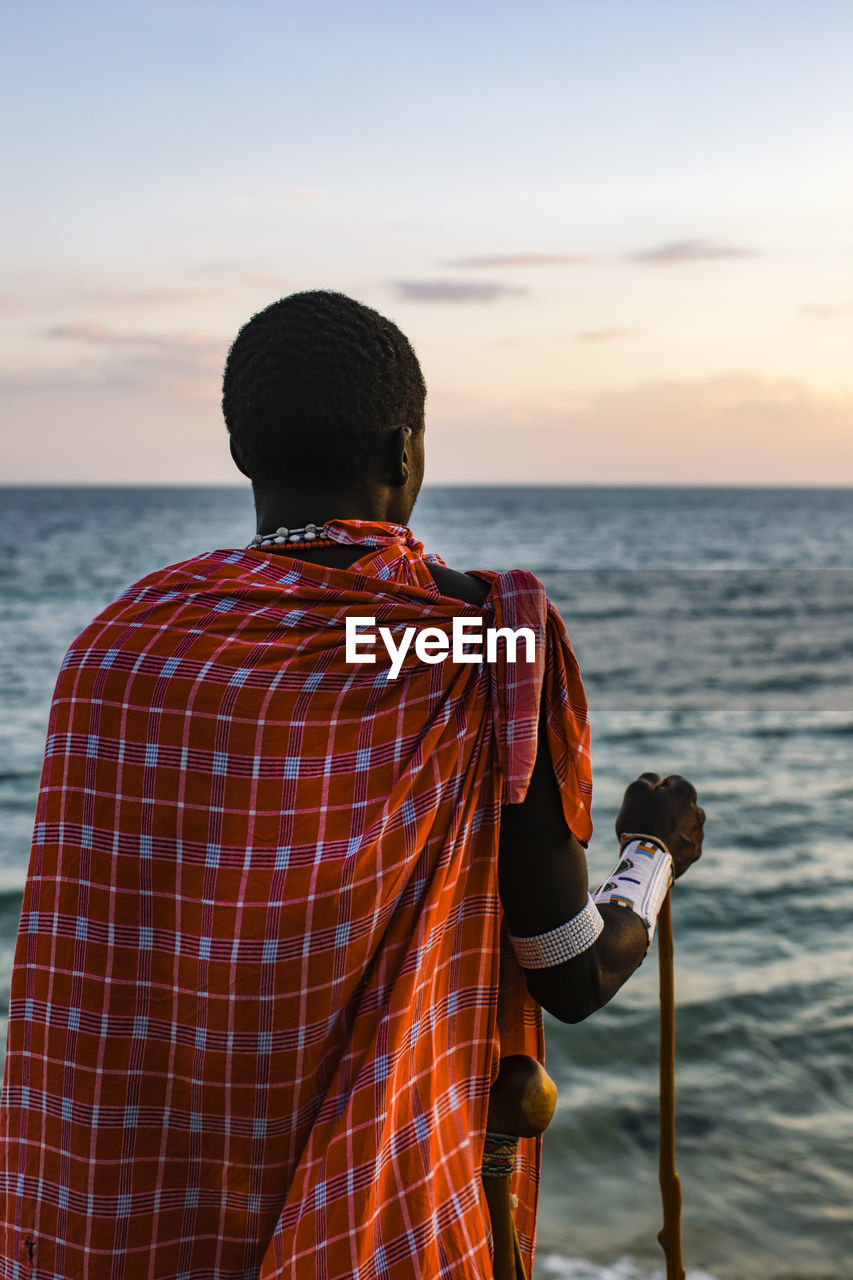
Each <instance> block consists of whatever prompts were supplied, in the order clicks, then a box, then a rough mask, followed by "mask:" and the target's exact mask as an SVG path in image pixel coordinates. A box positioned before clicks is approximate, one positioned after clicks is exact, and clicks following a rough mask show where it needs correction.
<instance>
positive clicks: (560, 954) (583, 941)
mask: <svg viewBox="0 0 853 1280" xmlns="http://www.w3.org/2000/svg"><path fill="white" fill-rule="evenodd" d="M603 928H604V921H603V919H602V918H601V912H600V911H599V909H598V907H597V906H596V905H595V903H594V902H593V900H592V897H591V896H590V895H589V894H587V899H586V906H585V907H584V908H583V909H582V910H581V911H579V912H578V914H577V915H576V916H572V918H571V920H567V921H566V922H565V923H564V924H560V925H558V926H557V928H556V929H551V930H549V932H548V933H537V934H536V935H535V936H534V937H532V938H516V937H514V936H513V935H512V934H510V935H509V940H510V942H511V943H512V949H513V951H514V952H515V955H516V959H517V960H518V963H519V964H520V965H521V967H522V969H550V968H552V967H553V965H555V964H562V963H563V962H564V961H565V960H571V959H572V958H573V957H574V956H579V955H580V954H581V952H582V951H588V950H589V948H590V947H591V946H592V944H593V943H594V942H595V940H596V938H597V937H598V935H599V934H600V933H601V930H602V929H603Z"/></svg>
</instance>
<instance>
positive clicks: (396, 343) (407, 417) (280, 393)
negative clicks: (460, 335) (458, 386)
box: [222, 290, 426, 484]
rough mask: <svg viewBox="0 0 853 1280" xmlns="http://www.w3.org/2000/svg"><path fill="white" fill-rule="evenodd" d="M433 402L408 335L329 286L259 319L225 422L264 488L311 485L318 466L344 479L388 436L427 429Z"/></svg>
mask: <svg viewBox="0 0 853 1280" xmlns="http://www.w3.org/2000/svg"><path fill="white" fill-rule="evenodd" d="M425 398H426V385H425V383H424V378H423V374H422V372H421V367H420V365H419V364H418V358H417V356H416V355H415V353H414V350H413V349H412V346H411V344H410V342H409V340H408V338H406V336H405V335H404V334H403V333H401V332H400V330H399V329H398V328H397V326H396V325H395V324H393V323H392V322H391V321H390V320H387V319H386V318H385V317H384V316H381V315H380V314H379V312H378V311H374V310H373V309H372V308H371V307H366V306H365V305H364V304H363V303H361V302H356V301H355V299H354V298H348V297H347V296H346V295H345V294H343V293H332V292H328V291H326V290H311V291H309V292H305V293H292V294H290V295H289V297H287V298H281V299H279V301H278V302H273V303H272V304H271V305H270V306H268V307H266V308H265V309H264V310H263V311H259V312H258V313H257V315H254V316H252V318H251V320H249V321H248V322H247V323H246V324H245V325H244V326H243V328H242V329H241V330H240V332H239V333H238V334H237V337H236V338H235V339H234V342H233V344H232V346H231V350H230V351H229V352H228V359H227V361H226V363H225V374H224V376H223V379H222V412H223V415H224V417H225V425H226V427H227V428H228V431H229V433H230V435H231V438H232V440H233V442H234V444H235V446H236V448H237V453H238V454H239V457H240V461H241V463H242V465H243V467H244V468H245V470H246V472H247V473H248V475H249V476H250V478H251V479H252V480H253V481H254V482H256V483H261V484H262V483H263V482H264V480H265V479H270V480H275V481H276V482H284V483H288V484H289V483H294V484H299V483H310V482H312V481H313V479H314V473H315V472H316V470H317V468H318V467H319V466H320V465H322V467H323V469H324V473H325V477H326V479H327V480H332V481H333V482H334V481H335V480H339V481H340V482H345V481H346V479H347V478H348V477H350V476H352V473H353V470H358V469H359V468H360V467H361V466H362V465H363V464H364V462H365V461H366V459H367V457H368V456H369V455H370V452H371V450H372V447H373V446H374V445H375V442H376V440H377V438H378V437H379V435H380V433H381V432H383V431H384V430H386V429H387V428H388V427H391V426H396V425H399V424H406V425H408V426H410V427H411V428H412V429H413V430H416V429H417V428H418V427H419V426H422V425H423V420H424V400H425ZM330 467H331V469H332V472H334V473H336V474H331V473H330Z"/></svg>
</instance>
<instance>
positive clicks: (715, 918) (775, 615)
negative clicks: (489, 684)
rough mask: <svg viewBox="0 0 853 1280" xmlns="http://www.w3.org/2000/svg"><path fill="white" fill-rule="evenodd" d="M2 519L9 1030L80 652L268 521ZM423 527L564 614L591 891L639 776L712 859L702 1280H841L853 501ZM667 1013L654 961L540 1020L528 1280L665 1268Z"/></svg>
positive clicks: (697, 890)
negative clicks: (108, 617) (678, 777)
mask: <svg viewBox="0 0 853 1280" xmlns="http://www.w3.org/2000/svg"><path fill="white" fill-rule="evenodd" d="M0 501H2V514H1V515H0V546H1V547H2V555H0V586H1V587H2V599H3V613H2V620H0V632H2V655H0V688H2V690H3V697H4V708H5V709H4V713H3V716H2V719H1V720H0V1014H2V1018H3V1022H4V1023H5V1017H6V1014H7V1011H8V988H9V981H10V974H11V963H12V952H13V946H14V939H15V932H16V928H17V921H18V914H19V911H20V904H21V893H22V889H23V884H24V879H25V874H26V866H27V859H28V853H29V842H30V836H31V831H32V821H33V812H34V806H35V797H36V790H37V786H38V777H39V772H40V768H41V756H42V751H43V748H44V737H45V729H46V723H47V712H48V707H49V702H50V694H51V690H52V687H53V682H54V680H55V677H56V672H57V670H58V667H59V663H60V661H61V658H62V656H63V653H64V652H65V649H66V647H67V646H68V644H69V642H70V641H71V640H72V638H73V637H74V636H75V635H76V634H77V632H78V631H80V630H81V629H82V627H84V626H85V625H86V624H87V623H88V622H89V621H90V619H91V618H92V617H93V616H94V614H95V613H96V612H98V610H100V609H101V608H102V607H103V605H105V604H106V603H107V602H108V601H110V600H111V599H113V598H114V597H115V596H116V595H117V594H118V593H119V592H120V591H121V590H122V589H123V588H124V587H125V586H127V585H129V584H130V583H131V582H133V581H134V580H136V579H137V578H140V577H142V576H143V575H145V574H146V573H149V572H150V571H152V570H154V569H157V568H159V567H161V566H162V565H165V564H169V563H174V562H175V561H178V560H181V559H184V558H186V557H188V556H191V555H195V554H198V553H199V552H202V551H205V550H209V549H211V548H214V547H231V546H240V545H244V544H245V543H246V542H247V541H248V539H249V537H250V536H251V534H252V533H253V532H254V524H253V513H252V509H251V501H250V497H249V493H248V490H247V489H239V488H235V489H227V488H222V489H91V490H83V489H67V490H61V489H43V490H35V489H15V490H13V489H7V490H5V491H3V492H2V494H0ZM317 514H318V517H322V516H323V515H324V514H325V513H323V512H318V513H317ZM411 524H412V527H413V529H414V531H415V533H416V534H417V535H418V536H419V537H420V538H421V539H422V540H423V541H424V543H425V544H426V547H427V549H428V550H434V551H437V552H439V554H441V555H442V556H443V557H444V559H445V560H446V561H447V563H448V564H450V565H452V566H453V567H454V568H457V569H470V568H510V567H516V566H519V567H524V568H529V569H532V570H533V571H534V572H535V573H537V574H538V575H539V576H540V577H541V578H542V580H543V581H544V582H545V584H546V586H547V588H548V591H549V594H550V595H551V597H552V599H553V600H554V601H555V603H556V604H557V606H558V607H559V609H560V611H561V613H562V615H563V618H564V619H565V622H566V625H567V627H568V630H569V633H570V635H571V638H572V641H573V644H574V647H575V650H576V652H577V655H578V660H579V662H580V666H581V670H582V673H583V677H584V682H585V686H586V689H587V695H588V699H589V704H590V709H591V716H592V730H593V776H594V786H595V802H594V809H593V818H594V821H595V826H596V834H595V836H594V837H593V841H592V844H591V846H590V851H589V864H590V876H591V879H592V881H593V882H597V880H598V879H600V878H602V877H603V876H604V875H605V874H606V872H607V871H609V870H610V868H611V866H612V865H613V863H614V861H615V858H616V853H617V846H616V841H615V837H614V834H613V820H614V817H615V814H616V811H617V809H618V806H619V801H620V798H621V794H622V791H623V789H624V787H625V785H626V784H627V783H628V782H629V781H630V780H631V779H632V778H633V777H635V776H636V775H637V774H638V773H640V772H642V771H644V770H647V769H653V770H655V771H657V772H659V773H662V774H668V773H675V772H678V773H684V774H686V775H687V776H688V777H690V778H691V779H692V780H693V781H694V782H695V784H696V786H697V787H698V789H699V792H700V798H701V801H702V803H703V804H704V806H705V808H706V810H707V813H708V821H707V827H706V850H705V854H704V856H703V858H702V861H701V862H700V863H699V864H698V865H697V866H696V867H694V868H692V869H691V871H690V872H689V873H688V874H687V875H686V876H685V877H684V879H683V880H680V881H679V882H678V884H677V885H676V886H675V890H674V894H673V918H674V933H675V956H676V997H677V1014H676V1031H677V1050H676V1052H677V1067H676V1084H677V1095H678V1096H677V1113H678V1116H677V1130H678V1138H677V1164H678V1169H679V1172H680V1175H681V1179H682V1186H683V1195H684V1217H683V1225H684V1257H685V1262H686V1265H687V1268H688V1275H689V1276H690V1277H691V1280H699V1278H700V1277H703V1276H711V1277H714V1278H715V1280H753V1278H755V1280H848V1278H849V1277H850V1276H851V1275H853V1262H851V1257H853V1072H851V1068H850V1063H851V1057H853V1053H851V1051H853V981H851V979H853V936H851V922H852V921H853V492H851V491H846V490H822V491H806V490H745V489H738V490H720V489H694V490H687V489H669V490H667V489H658V490H652V489H634V490H632V489H624V488H620V489H565V488H542V489H528V488H525V489H521V488H478V489H461V488H445V489H432V490H425V491H424V492H423V494H422V495H421V497H420V499H419V501H418V505H417V507H416V509H415V512H414V514H413V517H412V520H411ZM657 1019H658V1007H657V970H656V958H655V955H654V954H652V955H651V956H650V957H649V959H648V960H647V961H646V962H645V964H644V965H643V966H642V967H641V969H640V970H639V972H638V973H637V974H636V975H635V976H634V977H633V978H632V979H631V980H630V982H628V984H627V985H626V986H625V988H624V989H623V990H622V991H621V992H620V993H619V994H618V995H617V996H616V997H615V999H614V1000H613V1001H612V1002H611V1004H610V1005H608V1006H607V1007H606V1008H605V1009H603V1010H601V1011H600V1012H599V1013H597V1014H595V1015H594V1016H593V1017H592V1018H590V1019H589V1020H588V1021H587V1022H585V1023H582V1024H581V1025H579V1026H562V1025H560V1024H559V1023H557V1022H556V1021H554V1020H553V1019H550V1018H549V1019H547V1042H548V1067H549V1070H550V1072H551V1074H552V1075H553V1076H554V1078H555V1080H556V1082H557V1085H558V1087H559V1103H558V1107H557V1112H556V1115H555V1117H554V1120H553V1122H552V1124H551V1127H550V1128H549V1130H548V1132H547V1134H546V1136H545V1142H544V1157H543V1172H542V1193H541V1200H540V1211H539V1231H538V1254H537V1264H536V1280H547V1278H555V1280H560V1278H562V1280H650V1278H651V1277H653V1276H660V1275H661V1274H662V1268H663V1259H662V1254H661V1251H660V1248H659V1246H658V1244H657V1241H656V1233H657V1230H658V1228H659V1225H660V1207H659V1197H658V1186H657V1124H658V1118H657V1089H658V1077H657V1062H658V1053H657V1034H658V1031H657V1026H658V1021H657ZM0 1037H3V1038H5V1031H4V1029H3V1028H0Z"/></svg>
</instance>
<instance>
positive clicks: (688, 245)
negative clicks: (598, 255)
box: [627, 240, 757, 267]
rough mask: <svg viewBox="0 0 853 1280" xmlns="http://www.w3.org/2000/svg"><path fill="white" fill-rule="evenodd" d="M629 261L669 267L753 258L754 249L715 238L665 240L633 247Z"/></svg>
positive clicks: (754, 255)
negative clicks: (643, 246) (686, 263)
mask: <svg viewBox="0 0 853 1280" xmlns="http://www.w3.org/2000/svg"><path fill="white" fill-rule="evenodd" d="M627 256H628V260H629V262H643V263H647V264H648V265H649V266H655V267H671V266H679V265H680V264H682V263H685V262H718V261H720V260H722V259H724V258H754V257H757V253H756V250H755V249H746V248H744V247H743V246H741V245H734V244H720V243H719V242H718V241H716V240H667V241H666V242H665V243H664V244H658V245H653V246H652V247H651V248H650V249H635V250H634V251H633V252H632V253H629V254H628V255H627Z"/></svg>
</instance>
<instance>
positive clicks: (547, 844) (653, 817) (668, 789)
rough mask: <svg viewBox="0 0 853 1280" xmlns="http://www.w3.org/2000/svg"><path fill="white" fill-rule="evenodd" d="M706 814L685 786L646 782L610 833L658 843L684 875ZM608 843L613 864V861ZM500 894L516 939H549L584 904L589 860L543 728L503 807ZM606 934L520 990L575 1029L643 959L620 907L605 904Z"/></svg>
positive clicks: (631, 918)
mask: <svg viewBox="0 0 853 1280" xmlns="http://www.w3.org/2000/svg"><path fill="white" fill-rule="evenodd" d="M704 817H705V815H704V813H703V812H702V810H701V809H700V808H698V806H697V804H696V791H695V790H694V788H693V787H692V786H691V784H690V783H689V782H687V780H686V779H684V778H667V779H665V780H664V779H663V778H659V777H657V775H656V774H643V775H642V777H641V778H639V779H637V781H636V782H634V783H632V784H631V786H630V787H629V788H628V790H627V791H626V793H625V800H624V802H623V805H622V809H621V810H620V813H619V817H618V819H617V831H618V832H619V833H621V832H623V831H627V832H634V831H638V832H641V833H642V834H643V835H648V836H655V835H656V836H658V837H659V838H660V839H661V840H662V841H663V842H664V843H665V844H666V845H667V847H668V848H669V850H670V853H671V854H672V856H673V862H674V875H675V876H676V877H677V876H679V875H681V874H682V873H683V872H684V871H685V870H686V868H687V867H688V866H689V865H690V863H691V862H694V861H695V860H696V859H697V858H698V857H699V856H700V853H701V849H702V823H703V821H704ZM618 852H619V850H618V846H617V845H616V843H615V842H614V846H613V858H614V862H615V861H616V858H617V856H618ZM498 874H499V884H500V896H501V902H502V904H503V909H504V914H505V916H506V922H507V926H508V928H509V931H510V933H511V934H513V935H514V936H516V937H521V938H527V937H532V936H534V935H537V934H542V933H547V932H549V931H550V930H551V929H555V928H557V927H558V926H559V925H561V924H563V923H564V922H565V921H567V920H571V919H572V918H573V917H574V916H576V915H577V914H578V912H580V911H581V910H582V909H583V907H584V906H585V905H586V902H587V895H588V892H589V882H588V874H587V866H586V855H585V853H584V850H583V847H582V845H581V844H579V842H578V841H577V840H576V839H575V837H574V836H573V835H572V833H571V832H570V831H569V828H568V827H567V825H566V821H565V818H564V817H563V809H562V804H561V801H560V793H559V789H558V786H557V779H556V777H555V776H554V769H553V766H552V764H551V756H550V751H549V749H548V742H547V738H546V736H545V730H544V727H543V725H541V724H540V729H539V747H538V753H537V758H536V765H535V767H534V770H533V776H532V777H531V780H530V786H529V788H528V791H527V795H526V796H525V798H524V801H523V802H522V803H521V804H515V805H505V806H504V808H503V811H502V815H501V834H500V847H499V856H498ZM599 911H600V912H601V916H602V918H603V920H604V928H603V930H602V931H601V933H600V934H599V936H598V938H597V940H596V941H595V942H594V943H593V944H592V946H591V947H589V948H588V949H587V950H586V951H582V952H581V953H580V955H577V956H574V957H573V958H572V959H571V960H566V961H564V962H563V963H562V964H557V965H553V966H552V967H550V968H547V969H528V970H526V971H525V972H526V976H527V987H528V990H529V992H530V994H531V995H532V996H533V998H534V1000H536V1001H537V1002H538V1003H539V1004H541V1005H542V1007H543V1008H544V1009H547V1010H548V1012H549V1013H552V1014H553V1015H554V1016H555V1017H556V1018H559V1019H560V1021H561V1022H581V1021H582V1020H583V1019H584V1018H586V1017H588V1016H589V1014H591V1013H594V1012H595V1010H596V1009H600V1008H601V1006H602V1005H604V1004H606V1003H607V1001H608V1000H610V999H611V997H612V996H614V995H615V994H616V992H617V991H618V990H619V988H620V987H621V986H622V984H623V982H625V981H626V980H627V979H628V978H629V977H630V976H631V974H632V973H633V972H634V970H635V969H637V968H638V966H639V965H640V962H641V961H642V959H643V957H644V956H645V954H646V950H647V946H648V935H647V932H646V926H645V925H644V923H643V921H642V920H641V919H640V917H639V916H638V915H635V914H634V912H633V911H631V910H629V909H628V908H627V907H621V906H615V905H611V904H610V903H602V904H601V905H600V906H599Z"/></svg>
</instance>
